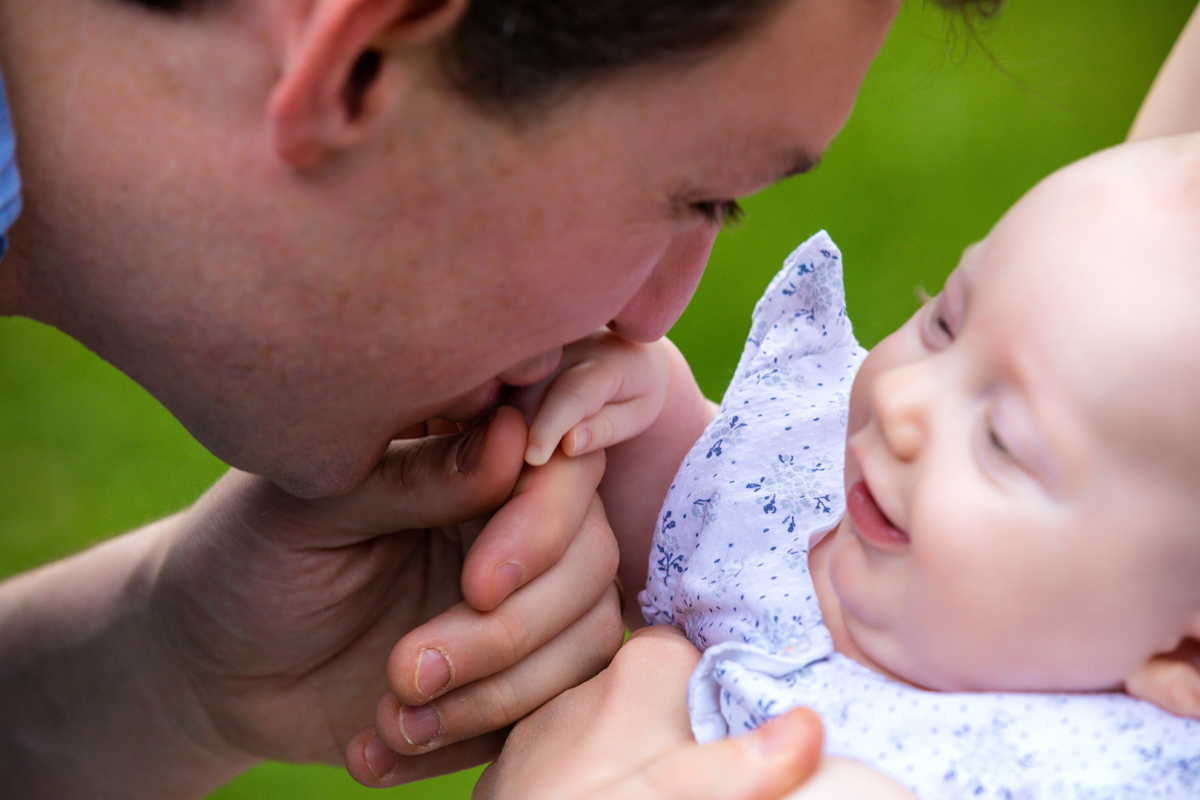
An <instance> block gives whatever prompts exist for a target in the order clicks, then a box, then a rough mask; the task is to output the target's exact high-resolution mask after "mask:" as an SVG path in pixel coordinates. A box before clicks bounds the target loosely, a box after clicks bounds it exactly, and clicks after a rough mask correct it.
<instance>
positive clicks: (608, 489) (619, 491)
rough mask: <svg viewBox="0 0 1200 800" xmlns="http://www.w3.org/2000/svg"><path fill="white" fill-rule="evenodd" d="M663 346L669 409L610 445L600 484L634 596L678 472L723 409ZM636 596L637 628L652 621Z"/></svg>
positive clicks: (633, 619)
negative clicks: (645, 617) (637, 432)
mask: <svg viewBox="0 0 1200 800" xmlns="http://www.w3.org/2000/svg"><path fill="white" fill-rule="evenodd" d="M657 344H658V345H661V346H662V347H664V348H666V352H667V357H668V363H669V365H670V379H669V384H668V388H667V397H666V401H665V402H664V403H663V410H662V412H661V413H660V414H659V415H658V417H657V418H656V419H655V420H654V422H653V424H651V425H650V427H648V428H647V429H646V430H645V431H644V432H642V433H641V434H640V435H638V436H636V437H634V438H632V439H630V440H628V441H626V442H622V443H621V444H619V445H616V446H614V447H610V448H609V449H608V452H607V456H608V465H607V467H606V468H605V471H604V480H603V481H601V483H600V497H601V499H602V500H603V501H604V509H605V512H606V513H607V514H608V521H609V524H610V525H612V529H613V533H614V534H615V535H616V537H617V542H618V544H619V545H620V549H621V566H620V568H619V570H618V572H617V574H618V575H620V577H621V581H622V583H623V584H624V585H625V586H626V587H628V590H629V591H630V594H634V593H636V592H637V591H639V590H640V589H641V588H642V587H643V586H645V585H646V566H647V562H648V560H649V558H650V540H651V539H652V538H653V536H654V524H655V521H656V519H657V517H658V512H659V509H660V508H662V503H663V498H665V497H666V496H667V490H668V489H669V488H671V481H672V480H673V479H674V477H675V472H676V471H677V470H678V469H679V465H680V464H681V463H682V462H683V458H684V456H686V455H687V452H688V450H690V449H691V447H692V445H693V444H695V443H696V440H697V439H699V438H700V434H702V433H703V432H704V428H705V426H707V425H708V423H709V422H711V421H712V418H713V415H714V414H715V413H716V410H717V405H716V403H713V402H712V401H710V400H708V399H707V398H705V396H704V394H703V393H702V392H701V391H700V387H699V386H698V385H697V384H696V379H695V377H693V376H692V370H691V367H689V366H688V363H687V360H686V359H685V358H684V357H683V354H682V353H680V352H679V349H678V348H677V347H675V345H674V344H672V343H671V342H670V341H668V340H666V339H663V340H661V341H660V342H658V343H657ZM630 599H631V602H627V603H626V604H625V624H626V625H628V626H629V627H630V628H632V629H637V628H640V627H642V626H643V625H645V624H646V623H645V621H644V620H643V619H642V614H641V611H640V610H639V608H638V604H637V602H636V599H635V598H630Z"/></svg>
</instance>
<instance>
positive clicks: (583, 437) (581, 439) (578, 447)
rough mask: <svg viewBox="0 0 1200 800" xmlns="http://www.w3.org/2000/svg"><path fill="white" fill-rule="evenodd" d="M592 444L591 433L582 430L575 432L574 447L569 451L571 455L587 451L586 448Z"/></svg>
mask: <svg viewBox="0 0 1200 800" xmlns="http://www.w3.org/2000/svg"><path fill="white" fill-rule="evenodd" d="M591 443H592V432H591V431H589V430H588V429H586V428H584V429H583V430H580V431H576V432H575V446H574V447H573V448H572V449H571V452H572V453H582V452H583V451H584V450H586V449H587V446H588V445H589V444H591Z"/></svg>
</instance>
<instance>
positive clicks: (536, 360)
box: [437, 347, 562, 424]
mask: <svg viewBox="0 0 1200 800" xmlns="http://www.w3.org/2000/svg"><path fill="white" fill-rule="evenodd" d="M560 361H562V348H561V347H556V348H554V349H553V350H547V351H546V352H545V353H540V354H539V355H536V356H533V357H532V358H527V359H525V360H524V361H522V362H520V363H518V364H514V365H513V366H511V367H509V368H508V369H506V370H504V372H501V373H500V374H499V375H497V376H496V377H494V378H492V379H491V380H488V381H485V382H484V383H482V384H480V385H479V386H477V387H475V388H474V389H472V390H470V391H469V392H464V393H463V394H461V395H459V396H458V397H455V398H454V399H453V400H451V401H449V402H448V403H447V404H446V405H445V406H444V407H443V408H442V409H441V410H440V411H439V412H438V414H437V415H438V417H440V418H441V419H448V420H451V421H453V422H460V423H464V424H469V423H473V422H477V421H479V420H482V419H486V418H487V417H489V416H490V415H491V414H492V412H493V411H495V410H496V409H497V408H498V407H499V406H501V405H503V404H504V402H505V398H506V397H507V395H508V390H509V389H520V388H523V387H526V386H532V385H533V384H535V383H538V382H540V381H544V380H545V379H546V378H548V377H550V376H551V375H553V374H554V371H555V370H557V369H558V365H559V362H560Z"/></svg>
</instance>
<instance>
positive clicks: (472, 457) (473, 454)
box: [455, 419, 492, 475]
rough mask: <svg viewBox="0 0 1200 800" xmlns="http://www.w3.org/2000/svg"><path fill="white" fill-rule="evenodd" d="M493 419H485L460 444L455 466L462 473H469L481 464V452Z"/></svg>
mask: <svg viewBox="0 0 1200 800" xmlns="http://www.w3.org/2000/svg"><path fill="white" fill-rule="evenodd" d="M491 422H492V421H491V420H490V419H488V420H485V421H484V422H481V423H479V425H478V426H476V428H475V430H473V431H472V432H471V435H470V436H469V437H467V440H466V441H465V442H463V443H462V444H460V445H459V446H458V457H457V459H456V460H455V466H456V467H457V468H458V472H459V474H460V475H469V474H471V473H472V472H474V471H475V467H477V466H479V454H480V453H482V452H483V440H484V439H486V438H487V432H488V426H489V425H490V424H491Z"/></svg>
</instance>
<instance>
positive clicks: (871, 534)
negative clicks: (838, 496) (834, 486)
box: [846, 478, 909, 553]
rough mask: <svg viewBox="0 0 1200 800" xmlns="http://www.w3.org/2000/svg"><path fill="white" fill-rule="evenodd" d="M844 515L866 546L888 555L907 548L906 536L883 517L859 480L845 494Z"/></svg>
mask: <svg viewBox="0 0 1200 800" xmlns="http://www.w3.org/2000/svg"><path fill="white" fill-rule="evenodd" d="M846 513H847V514H848V515H849V516H850V522H851V527H852V528H853V529H854V532H855V533H857V534H858V536H859V538H861V539H862V540H863V541H864V542H866V543H867V544H868V545H870V546H872V547H874V548H876V549H878V550H883V551H885V552H888V553H899V552H902V551H903V550H905V549H906V548H907V547H908V543H909V542H908V534H907V533H905V532H904V531H902V530H900V529H899V528H897V527H896V526H895V525H893V524H892V522H891V520H889V519H888V518H887V516H885V515H884V513H883V511H882V510H881V509H880V508H879V504H878V503H876V502H875V498H874V497H872V496H871V490H870V489H868V488H867V484H866V482H865V481H863V480H862V479H861V478H860V479H858V480H857V481H855V482H854V485H853V486H851V487H850V490H849V491H848V492H846Z"/></svg>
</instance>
